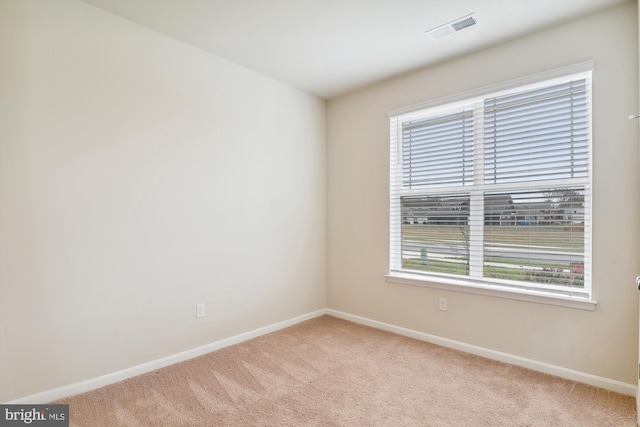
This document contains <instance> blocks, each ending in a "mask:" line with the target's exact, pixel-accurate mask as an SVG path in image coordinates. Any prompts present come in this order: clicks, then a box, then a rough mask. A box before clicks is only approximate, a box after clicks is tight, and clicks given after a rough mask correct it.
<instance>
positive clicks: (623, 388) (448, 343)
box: [326, 309, 638, 397]
mask: <svg viewBox="0 0 640 427" xmlns="http://www.w3.org/2000/svg"><path fill="white" fill-rule="evenodd" d="M326 313H327V314H328V315H330V316H334V317H338V318H340V319H344V320H349V321H351V322H354V323H359V324H362V325H366V326H371V327H372V328H376V329H381V330H384V331H388V332H393V333H396V334H399V335H403V336H406V337H410V338H415V339H418V340H421V341H427V342H430V343H433V344H437V345H441V346H443V347H448V348H453V349H455V350H460V351H464V352H466V353H471V354H475V355H477V356H482V357H486V358H487V359H493V360H497V361H500V362H504V363H509V364H511V365H517V366H522V367H524V368H528V369H532V370H534V371H539V372H544V373H546V374H551V375H555V376H557V377H561V378H566V379H569V380H573V381H577V382H581V383H584V384H589V385H592V386H595V387H599V388H603V389H605V390H610V391H615V392H617V393H621V394H625V395H628V396H634V397H635V396H636V392H637V389H638V387H637V385H635V384H627V383H623V382H622V381H616V380H612V379H609V378H604V377H599V376H597V375H592V374H587V373H585V372H580V371H574V370H573V369H567V368H563V367H561V366H555V365H551V364H549V363H545V362H539V361H537V360H533V359H527V358H525V357H520V356H514V355H512V354H508V353H503V352H500V351H495V350H491V349H488V348H484V347H478V346H476V345H472V344H466V343H464V342H460V341H455V340H451V339H448V338H442V337H439V336H436V335H430V334H427V333H424V332H419V331H415V330H413V329H407V328H402V327H400V326H395V325H391V324H388V323H383V322H379V321H377V320H371V319H367V318H365V317H360V316H356V315H353V314H349V313H343V312H341V311H337V310H332V309H327V310H326Z"/></svg>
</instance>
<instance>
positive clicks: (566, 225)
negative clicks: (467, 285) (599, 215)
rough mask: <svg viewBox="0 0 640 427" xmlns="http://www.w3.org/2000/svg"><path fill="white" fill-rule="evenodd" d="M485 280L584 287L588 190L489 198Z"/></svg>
mask: <svg viewBox="0 0 640 427" xmlns="http://www.w3.org/2000/svg"><path fill="white" fill-rule="evenodd" d="M484 205H485V227H484V276H485V277H492V278H496V279H505V280H518V281H524V282H532V283H537V284H545V283H546V284H554V285H559V286H572V287H583V286H584V262H585V257H584V251H585V248H584V244H585V232H584V218H585V216H584V215H585V189H584V187H567V188H554V189H538V190H527V191H517V192H491V193H485V197H484Z"/></svg>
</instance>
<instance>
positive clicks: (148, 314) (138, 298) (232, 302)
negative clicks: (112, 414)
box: [0, 0, 326, 401]
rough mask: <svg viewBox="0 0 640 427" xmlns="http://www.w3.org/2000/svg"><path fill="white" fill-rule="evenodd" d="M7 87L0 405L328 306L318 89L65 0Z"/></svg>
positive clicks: (4, 21)
mask: <svg viewBox="0 0 640 427" xmlns="http://www.w3.org/2000/svg"><path fill="white" fill-rule="evenodd" d="M0 92H1V96H0V185H1V187H0V197H1V202H2V203H1V208H0V209H1V210H0V219H1V225H2V230H1V238H0V263H1V264H0V286H1V287H0V384H1V386H0V401H7V400H11V399H15V398H18V397H22V396H25V395H29V394H33V393H36V392H40V391H44V390H48V389H51V388H54V387H58V386H62V385H65V384H71V383H75V382H78V381H82V380H86V379H90V378H94V377H97V376H100V375H103V374H107V373H110V372H114V371H117V370H120V369H123V368H128V367H131V366H134V365H137V364H140V363H144V362H148V361H150V360H154V359H157V358H160V357H163V356H166V355H171V354H175V353H177V352H180V351H184V350H187V349H192V348H194V347H197V346H200V345H204V344H208V343H211V342H213V341H216V340H219V339H221V338H224V337H229V336H232V335H235V334H238V333H241V332H244V331H248V330H252V329H255V328H258V327H262V326H265V325H269V324H272V323H275V322H278V321H282V320H286V319H290V318H292V317H295V316H297V315H301V314H305V313H309V312H311V311H314V310H317V309H320V308H323V307H325V277H324V274H325V212H326V206H325V140H326V138H325V126H326V120H325V118H326V117H325V103H324V101H322V100H319V99H317V98H314V97H312V96H310V95H308V94H305V93H303V92H300V91H298V90H295V89H292V88H291V87H288V86H285V85H283V84H281V83H278V82H275V81H273V80H270V79H268V78H266V77H264V76H261V75H259V74H257V73H254V72H252V71H250V70H247V69H245V68H242V67H239V66H236V65H234V64H231V63H229V62H227V61H225V60H222V59H220V58H217V57H214V56H212V55H209V54H206V53H204V52H202V51H199V50H197V49H195V48H192V47H190V46H187V45H185V44H182V43H180V42H177V41H175V40H173V39H170V38H168V37H164V36H162V35H159V34H157V33H154V32H152V31H150V30H147V29H145V28H143V27H140V26H138V25H136V24H133V23H131V22H129V21H126V20H123V19H121V18H118V17H115V16H113V15H110V14H108V13H106V12H103V11H101V10H99V9H96V8H94V7H92V6H89V5H87V4H85V3H82V2H78V1H75V0H57V1H38V0H36V1H33V0H20V1H15V0H8V1H7V0H3V1H2V2H0ZM197 302H204V303H206V304H207V316H206V317H205V318H204V319H200V320H196V319H195V304H196V303H197Z"/></svg>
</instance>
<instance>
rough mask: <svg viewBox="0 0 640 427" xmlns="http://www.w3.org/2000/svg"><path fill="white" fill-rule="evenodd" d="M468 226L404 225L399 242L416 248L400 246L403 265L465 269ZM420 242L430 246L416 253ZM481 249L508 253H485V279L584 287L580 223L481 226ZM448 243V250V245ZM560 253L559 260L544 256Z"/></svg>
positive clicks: (462, 272)
mask: <svg viewBox="0 0 640 427" xmlns="http://www.w3.org/2000/svg"><path fill="white" fill-rule="evenodd" d="M468 236H469V227H468V226H467V225H462V226H455V225H434V224H404V225H403V228H402V239H403V243H404V242H406V243H409V242H410V243H411V244H412V245H413V246H414V248H413V249H414V250H413V252H412V251H406V253H405V252H404V251H403V268H405V269H409V270H417V271H428V272H433V273H445V274H455V275H466V274H468V245H469V241H468ZM421 243H423V244H424V245H425V247H428V248H429V251H428V253H427V252H425V253H422V254H420V255H419V256H416V255H418V254H416V253H415V247H416V246H419V245H420V244H421ZM484 247H485V253H488V252H487V251H489V250H497V251H501V252H505V253H508V256H485V258H484V259H483V265H484V268H483V270H484V271H483V273H484V277H485V278H496V279H504V280H515V281H525V282H535V283H549V284H554V285H564V286H572V287H582V286H583V284H584V281H583V269H584V261H583V260H582V259H583V253H584V231H583V228H582V227H576V226H566V225H565V226H563V225H544V226H518V225H513V226H485V228H484ZM447 248H450V249H447ZM548 254H560V256H559V257H558V260H550V259H547V258H549V257H546V256H544V255H548Z"/></svg>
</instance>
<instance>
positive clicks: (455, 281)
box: [385, 61, 597, 310]
mask: <svg viewBox="0 0 640 427" xmlns="http://www.w3.org/2000/svg"><path fill="white" fill-rule="evenodd" d="M593 69H594V62H593V61H585V62H581V63H577V64H573V65H569V66H565V67H561V68H557V69H554V70H549V71H545V72H542V73H537V74H533V75H529V76H526V77H521V78H517V79H513V80H510V81H507V82H503V83H499V84H495V85H491V86H486V87H483V88H479V89H476V90H472V91H467V92H463V93H458V94H455V95H452V96H447V97H443V98H438V99H434V100H430V101H427V102H422V103H418V104H414V105H410V106H406V107H400V108H395V109H392V110H390V111H389V112H388V115H389V117H390V118H392V117H399V116H407V115H411V114H412V113H418V112H419V111H423V110H426V109H434V108H436V107H439V106H444V110H443V112H444V111H445V110H446V109H447V104H448V105H451V104H454V103H457V104H458V105H457V107H456V108H459V106H460V104H461V103H462V102H463V101H464V103H465V104H468V105H473V104H474V103H475V102H477V99H478V98H481V97H483V96H485V95H488V94H495V93H498V92H503V91H508V90H511V89H516V88H519V87H523V86H528V85H533V84H537V83H541V82H547V81H550V80H554V79H560V78H565V77H566V76H570V75H574V74H580V73H587V72H591V71H593ZM589 115H590V116H591V113H590V112H589ZM400 147H401V144H397V146H396V147H395V150H392V152H391V159H390V160H391V161H392V162H393V161H394V159H395V160H397V159H398V155H399V151H398V150H400ZM392 148H393V147H392ZM476 149H479V150H482V149H483V147H482V146H479V147H476V146H475V145H474V150H476ZM589 150H590V152H589V162H590V163H591V159H592V155H591V154H592V153H591V150H592V144H589ZM394 151H395V152H394ZM591 166H592V165H591V164H589V170H590V171H591V170H592V167H591ZM592 176H593V174H592V173H590V174H589V177H590V178H589V179H590V180H591V179H592V178H591V177H592ZM391 184H392V185H393V184H394V183H393V182H392V183H391ZM589 185H590V187H591V191H592V190H593V186H592V182H590V183H589ZM443 190H445V191H446V189H443ZM585 208H586V206H585ZM589 208H590V211H591V212H589V215H588V217H589V218H590V219H589V222H590V223H591V222H592V219H591V213H592V207H591V206H590V207H589ZM470 225H471V224H470ZM586 225H587V224H585V226H586ZM390 227H391V229H390V238H391V241H390V254H389V255H390V257H389V260H390V263H392V262H394V261H398V260H399V257H397V256H394V253H393V252H394V251H395V250H397V249H394V248H395V247H396V246H395V245H394V244H393V242H394V240H393V239H394V238H395V239H398V238H399V236H397V235H396V234H397V233H398V232H399V228H400V227H399V225H394V224H390ZM589 227H591V224H589ZM588 239H589V241H588V242H586V244H588V245H589V247H591V239H592V233H589V237H588ZM585 256H587V254H585ZM588 256H589V257H592V251H589V254H588ZM589 265H590V266H592V260H591V259H589ZM389 267H390V268H389V272H390V273H389V274H387V275H386V276H385V277H386V281H387V282H391V283H400V284H405V285H412V286H423V287H428V288H435V289H442V290H448V291H457V292H464V293H471V294H477V295H485V296H492V297H499V298H507V299H514V300H520V301H529V302H534V303H542V304H550V305H556V306H562V307H570V308H577V309H583V310H595V307H596V305H597V301H595V300H594V299H593V294H592V287H591V286H590V287H589V288H587V289H576V290H575V291H569V290H566V289H563V290H561V291H560V292H556V291H545V290H544V289H540V288H535V287H531V288H529V287H526V286H513V287H512V286H509V284H508V283H507V284H501V283H500V281H498V280H492V279H484V280H483V281H482V282H476V281H474V279H473V278H471V277H469V278H466V277H463V278H460V277H452V278H447V277H439V276H435V275H428V274H425V275H422V274H411V273H408V272H405V271H402V272H400V271H397V270H399V268H398V266H397V265H396V266H394V265H391V264H390V265H389ZM394 270H396V271H394ZM585 273H586V272H585ZM588 274H589V275H590V276H591V277H592V272H591V271H589V272H588Z"/></svg>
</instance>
